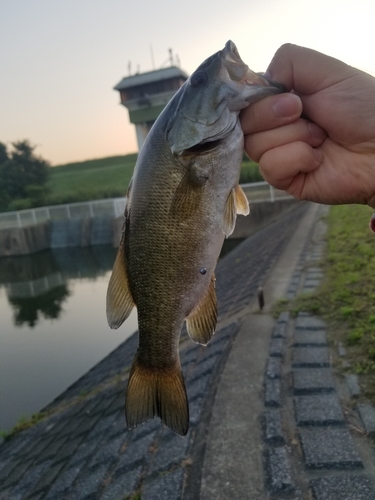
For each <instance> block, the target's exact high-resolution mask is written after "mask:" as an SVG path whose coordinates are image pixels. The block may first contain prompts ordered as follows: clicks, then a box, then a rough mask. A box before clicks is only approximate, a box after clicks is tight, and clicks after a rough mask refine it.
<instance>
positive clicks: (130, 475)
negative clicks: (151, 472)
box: [100, 467, 142, 500]
mask: <svg viewBox="0 0 375 500" xmlns="http://www.w3.org/2000/svg"><path fill="white" fill-rule="evenodd" d="M141 472H142V467H137V468H136V469H133V470H130V471H128V472H127V473H126V474H123V475H121V476H119V477H117V478H115V479H113V480H112V481H111V482H110V483H109V484H108V485H107V486H105V489H104V490H103V492H102V496H101V497H100V498H101V500H118V499H120V498H121V499H122V498H127V497H128V496H129V497H131V496H132V494H133V493H134V491H135V489H136V487H137V484H138V483H139V479H140V476H141Z"/></svg>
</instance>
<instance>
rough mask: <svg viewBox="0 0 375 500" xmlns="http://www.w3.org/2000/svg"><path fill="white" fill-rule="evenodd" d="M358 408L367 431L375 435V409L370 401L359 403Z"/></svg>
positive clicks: (370, 434)
mask: <svg viewBox="0 0 375 500" xmlns="http://www.w3.org/2000/svg"><path fill="white" fill-rule="evenodd" d="M357 409H358V412H359V415H360V417H361V420H362V422H363V425H364V426H365V431H366V433H367V434H368V435H369V436H372V437H373V436H375V409H374V407H373V406H372V405H370V404H368V403H361V404H358V405H357Z"/></svg>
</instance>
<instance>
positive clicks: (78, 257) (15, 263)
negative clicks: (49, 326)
mask: <svg viewBox="0 0 375 500" xmlns="http://www.w3.org/2000/svg"><path fill="white" fill-rule="evenodd" d="M115 253H116V250H115V249H113V248H112V247H109V246H100V247H90V248H70V249H69V248H68V249H56V250H50V251H47V252H42V253H39V254H36V255H33V256H23V257H7V258H4V259H0V286H4V287H5V290H6V295H7V297H8V301H9V304H10V305H11V306H12V308H13V310H14V324H15V325H16V326H22V325H23V324H27V325H28V326H30V327H32V328H33V327H35V325H36V324H37V323H38V320H39V319H40V318H42V317H44V318H46V319H57V318H58V317H59V316H60V314H61V312H62V311H63V303H64V301H66V299H67V298H68V297H69V295H70V292H69V287H68V285H67V282H68V280H70V279H75V278H88V279H92V280H96V279H97V278H98V277H99V276H103V275H104V274H105V273H106V272H108V271H109V270H110V269H111V268H112V265H113V261H114V257H115Z"/></svg>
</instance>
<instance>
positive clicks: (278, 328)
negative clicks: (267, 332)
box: [272, 313, 287, 339]
mask: <svg viewBox="0 0 375 500" xmlns="http://www.w3.org/2000/svg"><path fill="white" fill-rule="evenodd" d="M281 314H282V313H281ZM286 327H287V322H286V321H283V322H280V323H276V325H275V326H274V327H273V331H272V337H273V338H274V339H278V338H282V339H285V338H286V336H287V331H286Z"/></svg>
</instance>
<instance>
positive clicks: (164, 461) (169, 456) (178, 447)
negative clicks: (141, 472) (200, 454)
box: [150, 429, 189, 473]
mask: <svg viewBox="0 0 375 500" xmlns="http://www.w3.org/2000/svg"><path fill="white" fill-rule="evenodd" d="M188 447H189V440H188V439H186V438H182V437H181V436H178V435H177V434H174V433H171V432H170V430H169V429H165V430H164V431H163V433H162V436H161V438H160V440H159V441H158V443H157V450H156V451H155V453H154V457H153V459H152V463H151V465H150V473H152V472H156V471H157V472H158V473H161V472H163V471H166V470H168V469H170V468H171V467H172V466H173V465H178V464H180V463H181V462H182V460H184V458H185V457H186V455H187V450H188Z"/></svg>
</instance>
